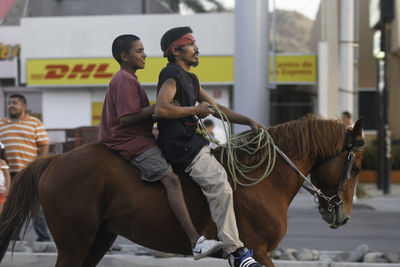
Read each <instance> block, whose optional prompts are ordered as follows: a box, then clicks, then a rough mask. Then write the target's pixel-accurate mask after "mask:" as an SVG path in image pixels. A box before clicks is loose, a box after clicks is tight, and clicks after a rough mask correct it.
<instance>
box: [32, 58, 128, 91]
mask: <svg viewBox="0 0 400 267" xmlns="http://www.w3.org/2000/svg"><path fill="white" fill-rule="evenodd" d="M119 69H120V66H119V64H118V63H117V62H116V61H115V60H114V59H112V58H87V59H85V58H80V59H47V60H41V59H28V60H27V83H28V85H30V86H32V85H103V84H108V83H109V82H110V79H111V77H112V76H113V75H114V73H116V72H117V71H118V70H119Z"/></svg>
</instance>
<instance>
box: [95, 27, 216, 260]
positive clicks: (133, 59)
mask: <svg viewBox="0 0 400 267" xmlns="http://www.w3.org/2000/svg"><path fill="white" fill-rule="evenodd" d="M112 54H113V57H114V58H115V60H116V61H117V62H118V63H119V64H120V66H121V69H120V70H119V71H118V72H117V73H116V74H115V75H114V76H113V78H112V80H111V82H110V84H109V87H108V89H107V93H106V97H105V100H104V105H103V111H102V115H101V121H100V127H99V140H100V142H101V143H103V144H104V145H106V146H107V147H109V148H110V149H112V150H115V151H116V152H118V153H119V154H120V155H121V156H122V157H123V158H124V159H126V160H128V161H129V162H130V163H132V164H133V165H135V166H136V167H137V168H138V169H139V170H140V171H141V173H142V180H145V181H147V182H157V181H160V182H161V183H162V184H163V185H164V187H165V190H166V193H167V198H168V201H169V205H170V207H171V209H172V211H173V213H174V215H175V216H176V218H177V219H178V221H179V223H180V224H181V226H182V228H183V230H184V231H185V233H186V235H187V237H188V238H189V240H190V242H191V245H192V248H193V256H194V259H195V260H197V259H201V258H203V257H205V256H207V255H209V254H211V253H213V252H215V251H217V250H219V249H221V248H222V242H219V241H216V240H208V239H206V238H205V237H204V236H200V235H199V233H198V232H197V230H196V229H195V227H194V225H193V223H192V220H191V218H190V215H189V212H188V210H187V207H186V203H185V200H184V196H183V192H182V188H181V183H180V180H179V178H178V176H177V175H176V174H175V173H173V171H172V167H171V165H169V164H168V163H167V162H166V160H165V158H164V156H163V154H162V153H161V150H160V149H159V148H158V146H157V144H156V137H155V136H154V135H153V133H152V130H153V113H154V105H152V106H150V105H149V100H148V98H147V95H146V93H145V91H144V90H143V88H142V87H141V85H140V83H139V81H138V78H137V76H136V71H137V70H139V69H143V68H144V67H145V62H146V57H147V55H146V53H145V52H144V47H143V43H142V41H141V40H140V39H139V37H137V36H135V35H121V36H118V37H117V38H116V39H115V40H114V42H113V44H112ZM132 176H133V173H132ZM132 179H133V178H132Z"/></svg>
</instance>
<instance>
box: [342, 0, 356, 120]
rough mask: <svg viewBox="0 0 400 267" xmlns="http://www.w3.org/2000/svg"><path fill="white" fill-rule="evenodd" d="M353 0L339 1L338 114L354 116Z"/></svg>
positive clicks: (354, 43)
mask: <svg viewBox="0 0 400 267" xmlns="http://www.w3.org/2000/svg"><path fill="white" fill-rule="evenodd" d="M354 30H355V0H341V1H340V34H339V35H340V38H339V113H341V112H343V111H349V112H350V113H351V114H353V115H354V113H355V103H356V102H355V101H356V93H357V91H356V88H355V79H357V77H355V73H357V72H355V66H354V56H355V54H354V53H355V45H357V44H356V42H355V38H354V37H355V34H354Z"/></svg>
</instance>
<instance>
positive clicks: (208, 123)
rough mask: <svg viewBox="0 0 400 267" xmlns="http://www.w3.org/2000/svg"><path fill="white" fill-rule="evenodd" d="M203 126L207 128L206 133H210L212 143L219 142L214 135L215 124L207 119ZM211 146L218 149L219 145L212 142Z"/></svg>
mask: <svg viewBox="0 0 400 267" xmlns="http://www.w3.org/2000/svg"><path fill="white" fill-rule="evenodd" d="M203 125H204V127H205V128H206V131H207V132H208V134H209V135H210V137H211V140H212V141H217V140H215V134H214V128H215V124H214V122H213V121H212V120H211V119H205V120H204V121H203ZM209 146H210V147H211V148H216V147H217V144H216V143H214V142H210V144H209Z"/></svg>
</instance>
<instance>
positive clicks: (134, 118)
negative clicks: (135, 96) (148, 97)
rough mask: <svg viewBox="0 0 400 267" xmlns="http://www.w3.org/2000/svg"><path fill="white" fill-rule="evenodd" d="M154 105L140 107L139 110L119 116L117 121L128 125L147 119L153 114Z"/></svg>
mask: <svg viewBox="0 0 400 267" xmlns="http://www.w3.org/2000/svg"><path fill="white" fill-rule="evenodd" d="M154 106H155V105H151V106H148V107H145V108H144V109H142V111H141V112H137V113H133V114H127V115H124V116H122V117H121V118H119V123H120V124H121V125H129V124H134V123H137V122H139V121H142V120H144V119H147V118H149V117H151V116H153V114H154Z"/></svg>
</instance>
